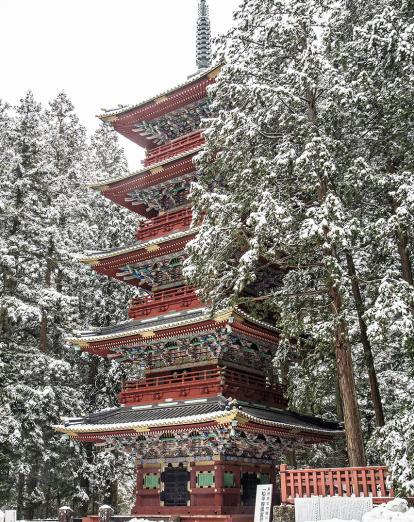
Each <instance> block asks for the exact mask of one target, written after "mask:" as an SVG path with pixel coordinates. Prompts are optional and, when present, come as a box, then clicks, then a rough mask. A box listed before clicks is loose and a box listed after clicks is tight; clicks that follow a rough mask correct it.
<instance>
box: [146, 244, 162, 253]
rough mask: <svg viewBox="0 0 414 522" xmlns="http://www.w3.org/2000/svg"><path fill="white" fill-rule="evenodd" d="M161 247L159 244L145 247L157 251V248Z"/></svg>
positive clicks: (150, 250) (148, 250)
mask: <svg viewBox="0 0 414 522" xmlns="http://www.w3.org/2000/svg"><path fill="white" fill-rule="evenodd" d="M160 248H161V247H160V246H159V245H149V246H147V247H145V250H146V251H147V252H156V251H157V250H159V249H160Z"/></svg>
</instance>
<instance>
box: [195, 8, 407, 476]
mask: <svg viewBox="0 0 414 522" xmlns="http://www.w3.org/2000/svg"><path fill="white" fill-rule="evenodd" d="M413 16H414V15H413V10H412V3H411V2H407V1H404V0H400V1H399V0H395V1H391V2H390V1H379V2H378V1H375V2H373V1H372V2H371V1H368V2H363V3H360V2H354V1H352V0H351V1H349V0H339V1H338V2H321V1H319V0H294V1H293V0H283V1H282V0H272V1H270V0H267V1H266V0H265V1H263V0H245V1H244V2H243V3H242V5H241V7H240V9H239V11H238V12H237V13H236V17H235V25H234V27H233V29H232V30H231V31H230V32H229V33H228V34H227V35H225V37H223V38H222V40H221V42H220V43H221V45H220V51H219V57H220V58H221V59H222V60H224V61H225V65H224V67H223V69H222V72H221V74H220V76H219V78H218V81H217V84H216V85H215V87H213V88H212V90H211V97H212V108H213V118H212V119H211V120H209V121H208V122H207V124H208V129H207V131H206V133H205V135H206V139H207V146H206V148H205V150H204V151H203V152H202V153H200V154H199V157H198V165H199V167H200V169H201V170H202V172H203V176H202V177H201V178H200V180H199V181H198V182H197V183H194V184H193V187H192V199H193V203H194V205H195V221H196V222H197V223H198V224H199V225H200V227H201V228H200V231H199V233H198V236H197V238H196V239H195V240H194V241H193V242H192V243H190V246H189V249H188V251H189V259H188V262H187V265H186V274H187V277H188V278H189V279H190V281H191V282H192V283H193V284H195V285H197V286H198V287H201V288H202V293H203V296H204V298H205V299H206V300H207V301H209V302H211V303H212V304H213V305H214V306H215V307H224V306H234V305H235V304H239V305H240V304H241V305H243V306H247V307H249V308H250V309H251V310H253V311H255V313H258V314H260V315H261V317H264V316H265V315H266V314H269V313H270V314H271V315H273V317H274V318H275V319H276V320H277V322H278V325H279V326H280V328H281V331H282V342H281V346H280V350H279V361H278V362H279V363H280V364H281V367H282V366H284V367H286V366H287V367H289V368H290V374H289V377H290V381H291V383H292V388H293V389H296V390H297V391H296V392H294V393H293V394H292V400H293V404H294V403H295V400H296V401H297V398H298V394H301V393H302V395H303V391H304V390H305V389H306V388H308V389H312V390H314V389H315V387H316V388H317V389H319V390H320V391H321V393H322V394H321V396H320V402H324V403H325V406H326V403H327V397H329V396H330V397H331V398H332V399H331V401H330V411H331V412H333V411H334V408H335V402H336V403H337V404H336V410H337V412H338V413H339V415H340V416H343V420H344V424H345V431H346V437H347V448H348V463H349V464H350V465H363V464H364V463H365V461H366V457H365V451H364V441H363V438H364V437H365V442H366V440H367V439H368V438H369V437H370V434H371V433H372V431H373V429H374V428H375V425H376V426H378V427H380V431H379V433H381V434H383V436H384V437H387V434H388V433H389V431H388V429H394V430H395V429H396V428H395V424H392V418H393V417H394V416H398V418H399V416H400V415H404V413H405V412H406V411H407V410H406V409H405V408H406V405H405V402H406V401H404V400H402V396H403V394H404V393H407V388H406V387H405V384H406V383H407V380H408V379H409V376H410V375H412V372H413V369H414V368H413V366H412V363H411V362H410V348H411V345H412V339H413V299H414V292H413V285H412V258H411V255H412V237H413V221H412V218H413V207H412V200H413V194H414V192H413V187H414V184H413V163H412V146H410V143H412V138H411V137H412V128H413V126H412V117H413V110H412V108H413V106H414V104H413V102H414V99H413V91H412V86H413V73H414V65H413V64H414V62H413V51H414V40H413V22H414V18H413ZM269 267H277V269H278V270H281V271H282V272H283V274H284V276H283V279H282V280H281V278H278V277H275V278H274V279H273V280H267V285H265V286H263V287H262V294H261V295H260V296H254V297H251V292H249V285H251V283H253V282H255V281H256V282H258V281H261V280H262V273H263V272H264V271H265V270H268V269H269ZM249 296H250V297H249ZM259 304H260V306H259ZM292 339H293V340H294V341H293V342H292ZM306 360H307V361H308V362H307V363H306V362H304V361H306ZM318 361H320V364H321V366H319V371H318ZM310 363H311V364H310ZM333 363H334V364H333ZM299 369H300V371H301V373H300V379H299V378H298V370H299ZM332 372H333V373H332ZM333 376H335V378H334V379H333V378H332V377H333ZM315 380H316V383H315ZM335 381H336V383H337V386H335ZM392 381H394V387H393V388H392V389H390V384H391V382H392ZM306 396H308V395H306ZM302 406H304V405H303V401H302ZM315 409H316V410H318V409H320V408H318V406H317V405H316V406H315ZM328 412H329V409H328ZM387 420H388V421H390V422H391V424H392V426H393V427H390V426H391V424H386V425H385V427H382V426H383V425H384V422H386V421H387ZM374 424H375V425H374ZM406 432H407V429H405V430H404V433H406ZM401 437H402V439H404V440H405V443H404V444H401V446H400V449H399V451H400V453H402V454H404V455H405V459H406V461H407V460H409V458H411V457H409V452H408V449H407V448H408V447H409V443H408V441H407V439H406V438H404V437H406V436H405V435H404V436H401ZM402 439H399V440H402ZM386 440H388V443H389V446H392V442H391V439H390V438H388V439H386ZM394 440H395V441H396V439H395V438H394ZM396 443H397V442H396ZM376 448H377V445H375V447H372V448H370V449H369V455H368V456H369V458H370V459H371V460H372V459H374V460H375V461H378V459H379V455H378V452H377V451H376ZM393 451H395V448H394V450H393ZM390 455H391V449H390V448H389V449H387V451H386V453H385V454H383V455H382V456H381V457H382V459H383V458H385V459H386V460H388V461H390V460H392V459H391V458H389V456H390ZM382 459H381V460H382ZM394 469H395V468H394ZM402 476H403V473H402V472H401V470H399V471H398V472H397V471H395V473H394V475H393V477H394V479H396V480H399V481H400V483H401V482H404V483H405V484H407V480H405V479H402Z"/></svg>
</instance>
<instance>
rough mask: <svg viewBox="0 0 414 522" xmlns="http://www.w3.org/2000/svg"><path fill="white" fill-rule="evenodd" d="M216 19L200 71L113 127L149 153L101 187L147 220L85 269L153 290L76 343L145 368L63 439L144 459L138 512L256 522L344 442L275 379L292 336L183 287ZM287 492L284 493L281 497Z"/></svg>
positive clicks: (110, 116)
mask: <svg viewBox="0 0 414 522" xmlns="http://www.w3.org/2000/svg"><path fill="white" fill-rule="evenodd" d="M210 56H211V50H210V22H209V18H208V8H207V6H206V1H205V0H200V5H199V18H198V36H197V64H198V68H199V72H198V74H196V75H195V76H193V77H191V78H190V79H188V80H187V81H186V82H185V83H183V84H182V85H179V86H178V87H175V88H173V89H171V90H168V91H166V92H163V93H162V94H159V95H158V96H156V97H154V98H151V99H149V100H147V101H145V102H142V103H140V104H138V105H134V106H130V107H127V108H122V109H120V110H116V111H111V112H107V113H105V114H104V115H102V116H100V118H101V119H102V120H103V121H105V122H107V123H108V124H111V125H113V127H114V128H115V129H116V130H117V131H118V132H119V133H121V134H122V135H123V136H126V137H127V138H129V139H130V140H132V141H134V142H135V143H136V144H137V145H139V146H141V147H144V149H145V150H146V158H145V161H144V165H143V168H142V169H141V170H139V171H137V172H133V173H132V174H130V175H128V176H126V177H123V178H118V179H113V180H109V181H107V182H105V183H99V184H96V185H94V187H93V188H95V189H97V190H99V191H100V192H101V193H102V194H103V195H104V196H105V197H107V198H109V199H111V200H112V201H113V202H114V203H115V204H118V205H123V206H124V207H126V208H128V209H129V210H130V211H131V212H135V213H137V214H138V215H139V216H142V217H143V218H145V221H143V222H142V220H141V221H140V224H139V227H138V230H137V234H136V238H137V241H136V243H135V244H134V245H132V246H128V247H125V248H120V249H114V250H110V251H106V252H96V253H93V254H91V255H88V256H87V257H85V258H84V259H83V260H82V261H83V262H84V263H87V264H89V265H90V266H91V267H92V268H93V269H94V270H96V271H97V272H99V273H101V274H105V275H107V276H109V277H113V278H117V279H119V280H120V281H122V282H124V283H126V284H130V285H134V286H136V287H139V288H140V289H142V290H143V291H145V292H146V293H147V297H142V298H141V297H139V298H135V299H133V300H132V303H131V305H130V308H129V312H128V315H129V320H128V321H126V322H124V323H122V324H120V325H118V326H115V327H108V328H99V329H92V330H90V331H86V332H82V333H81V334H79V335H78V336H77V337H76V338H73V339H71V340H70V341H71V342H72V343H73V344H75V345H78V346H79V347H80V348H81V349H82V350H84V351H86V352H89V353H91V354H95V355H99V356H101V357H107V358H109V359H114V360H117V361H123V362H125V363H129V364H131V365H133V368H135V369H136V370H137V375H138V377H137V378H136V379H134V380H130V381H127V382H124V383H123V389H122V391H121V393H120V395H119V403H120V406H119V407H118V408H116V409H112V410H109V411H108V410H106V411H104V412H100V413H95V414H92V415H89V416H87V417H80V418H74V419H67V420H66V422H65V424H64V425H62V426H58V427H57V429H58V430H59V431H61V432H64V433H67V434H68V435H70V436H71V437H73V438H74V439H75V440H78V441H88V442H93V443H97V444H99V445H105V444H109V445H111V446H112V445H113V444H114V443H116V444H118V445H119V446H120V447H122V448H123V449H124V450H125V451H128V452H130V454H131V458H134V459H136V463H137V481H136V492H135V493H136V500H135V506H134V508H133V513H132V514H133V515H134V516H138V517H142V518H152V519H154V518H156V517H159V518H161V519H162V518H164V519H165V518H166V517H180V518H182V519H183V520H184V519H185V520H186V521H188V522H195V521H198V520H200V518H206V517H207V518H209V519H210V520H214V521H219V520H220V521H230V520H240V521H242V520H243V521H244V520H245V521H246V522H247V521H249V522H250V521H251V520H252V518H253V511H254V502H255V494H256V486H257V484H263V483H273V484H275V485H276V482H277V480H276V479H277V465H278V464H280V462H281V459H282V458H283V455H285V454H286V452H288V451H289V450H291V449H292V448H293V447H294V446H295V445H310V444H315V443H320V442H326V441H331V440H332V439H333V438H334V437H335V436H336V435H337V434H338V433H341V430H340V429H339V427H338V426H337V425H336V424H335V423H329V422H325V421H322V420H319V419H316V418H312V417H307V416H303V415H299V414H296V413H293V412H291V411H289V410H288V409H287V400H286V398H285V388H284V386H283V385H281V384H280V383H278V382H277V381H276V380H275V377H274V375H273V373H272V357H273V356H274V353H275V351H276V350H277V347H278V331H277V328H275V326H274V325H271V324H267V323H265V322H262V321H258V320H256V319H255V318H254V317H251V316H249V315H248V314H247V313H245V312H244V311H243V310H241V309H234V310H223V311H221V312H220V313H216V314H212V312H211V311H210V310H209V308H208V306H206V304H205V303H202V302H200V300H199V298H198V296H197V293H196V291H195V289H194V288H191V287H190V286H188V285H187V284H186V282H185V280H184V278H183V274H182V266H183V260H184V256H185V253H184V252H185V246H186V244H187V243H188V242H189V241H190V240H191V239H192V238H194V237H195V235H196V234H197V230H196V229H195V228H192V227H191V206H190V205H189V202H188V201H187V195H188V192H189V189H190V184H191V182H192V181H193V180H194V179H196V178H197V177H198V176H200V175H202V174H201V173H200V172H198V171H197V169H196V167H195V164H194V162H193V159H194V156H195V155H196V154H197V153H198V151H200V149H201V148H202V147H203V142H204V139H203V133H202V127H201V126H202V122H203V119H204V118H205V117H207V116H209V104H208V94H207V92H208V87H209V86H210V85H212V84H213V83H214V81H215V78H216V77H217V75H218V74H219V70H220V68H219V67H212V66H211V60H210ZM274 491H277V488H276V487H275V488H274Z"/></svg>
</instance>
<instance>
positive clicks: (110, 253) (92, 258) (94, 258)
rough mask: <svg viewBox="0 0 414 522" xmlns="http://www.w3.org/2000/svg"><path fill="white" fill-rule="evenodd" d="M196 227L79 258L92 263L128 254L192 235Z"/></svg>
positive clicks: (81, 260) (82, 261)
mask: <svg viewBox="0 0 414 522" xmlns="http://www.w3.org/2000/svg"><path fill="white" fill-rule="evenodd" d="M197 230H198V228H196V227H194V228H192V229H189V230H182V231H180V232H174V233H172V234H169V235H168V236H162V237H157V238H155V239H150V240H148V241H137V243H135V244H134V245H131V246H126V247H120V248H112V249H110V250H101V251H97V252H90V253H88V254H86V255H84V256H83V257H81V258H79V261H80V262H81V263H86V264H93V263H95V262H98V261H100V260H101V259H109V258H111V257H116V256H119V255H121V254H129V253H130V252H135V251H137V250H142V249H143V248H148V247H151V246H155V245H159V244H162V243H166V242H167V241H172V240H174V239H180V238H182V237H186V236H191V235H194V234H195V233H196V232H197Z"/></svg>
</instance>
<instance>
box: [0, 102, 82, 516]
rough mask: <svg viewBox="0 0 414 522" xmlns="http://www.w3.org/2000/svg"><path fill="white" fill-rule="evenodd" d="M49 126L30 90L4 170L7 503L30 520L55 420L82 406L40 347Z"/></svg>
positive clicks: (43, 493) (62, 368)
mask: <svg viewBox="0 0 414 522" xmlns="http://www.w3.org/2000/svg"><path fill="white" fill-rule="evenodd" d="M45 130H46V127H45V120H44V114H43V112H42V109H41V107H40V105H39V104H37V103H36V102H35V100H34V98H33V95H32V94H31V93H28V94H27V95H26V96H25V97H24V98H23V99H22V100H21V103H20V105H19V106H18V107H17V108H16V111H15V117H14V119H13V120H12V124H11V126H10V128H9V132H8V145H9V149H8V150H9V153H8V157H7V158H6V161H5V163H4V164H3V166H2V171H1V175H2V176H1V181H2V197H1V200H2V205H1V206H2V215H1V218H2V219H1V223H0V227H1V234H0V235H1V237H2V249H1V261H0V262H1V272H2V282H1V284H2V287H1V293H2V313H1V318H2V321H1V330H2V335H1V361H2V365H1V370H0V371H1V373H2V375H1V383H2V384H1V386H2V396H1V400H2V405H3V407H4V408H5V411H6V412H8V422H7V423H6V424H5V426H4V428H3V430H2V442H3V441H4V443H5V444H6V448H8V453H7V454H8V459H9V460H8V466H7V467H6V469H8V470H9V474H8V476H7V477H6V480H7V481H8V485H9V487H8V496H7V502H11V503H13V504H16V505H17V507H18V511H19V515H20V516H22V515H23V516H24V517H26V518H33V516H34V514H35V512H36V510H37V509H39V508H40V506H42V505H44V504H45V502H47V501H48V495H49V493H50V490H49V488H48V484H47V483H45V481H44V480H43V478H44V471H45V470H46V469H47V468H50V467H51V466H52V463H53V458H54V454H55V451H56V448H57V444H54V443H53V440H55V439H56V436H55V434H54V433H53V429H52V424H54V423H55V422H57V421H58V420H59V415H60V414H61V413H64V412H69V411H70V406H73V407H74V408H76V405H77V396H76V392H75V387H74V386H73V383H72V373H71V371H70V365H69V364H67V363H65V362H64V361H62V360H60V358H56V357H54V355H53V354H52V353H47V352H46V350H45V349H41V348H42V346H41V338H42V335H41V324H42V311H43V309H44V293H43V292H44V281H45V273H46V271H47V266H48V263H47V260H48V256H47V255H45V253H46V252H47V251H48V245H49V234H48V222H49V220H48V213H49V211H50V209H49V204H50V190H49V183H50V178H49V176H48V164H47V153H46V151H47V140H46V138H45ZM6 150H7V149H6ZM2 478H3V477H2ZM49 485H51V484H50V483H49Z"/></svg>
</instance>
